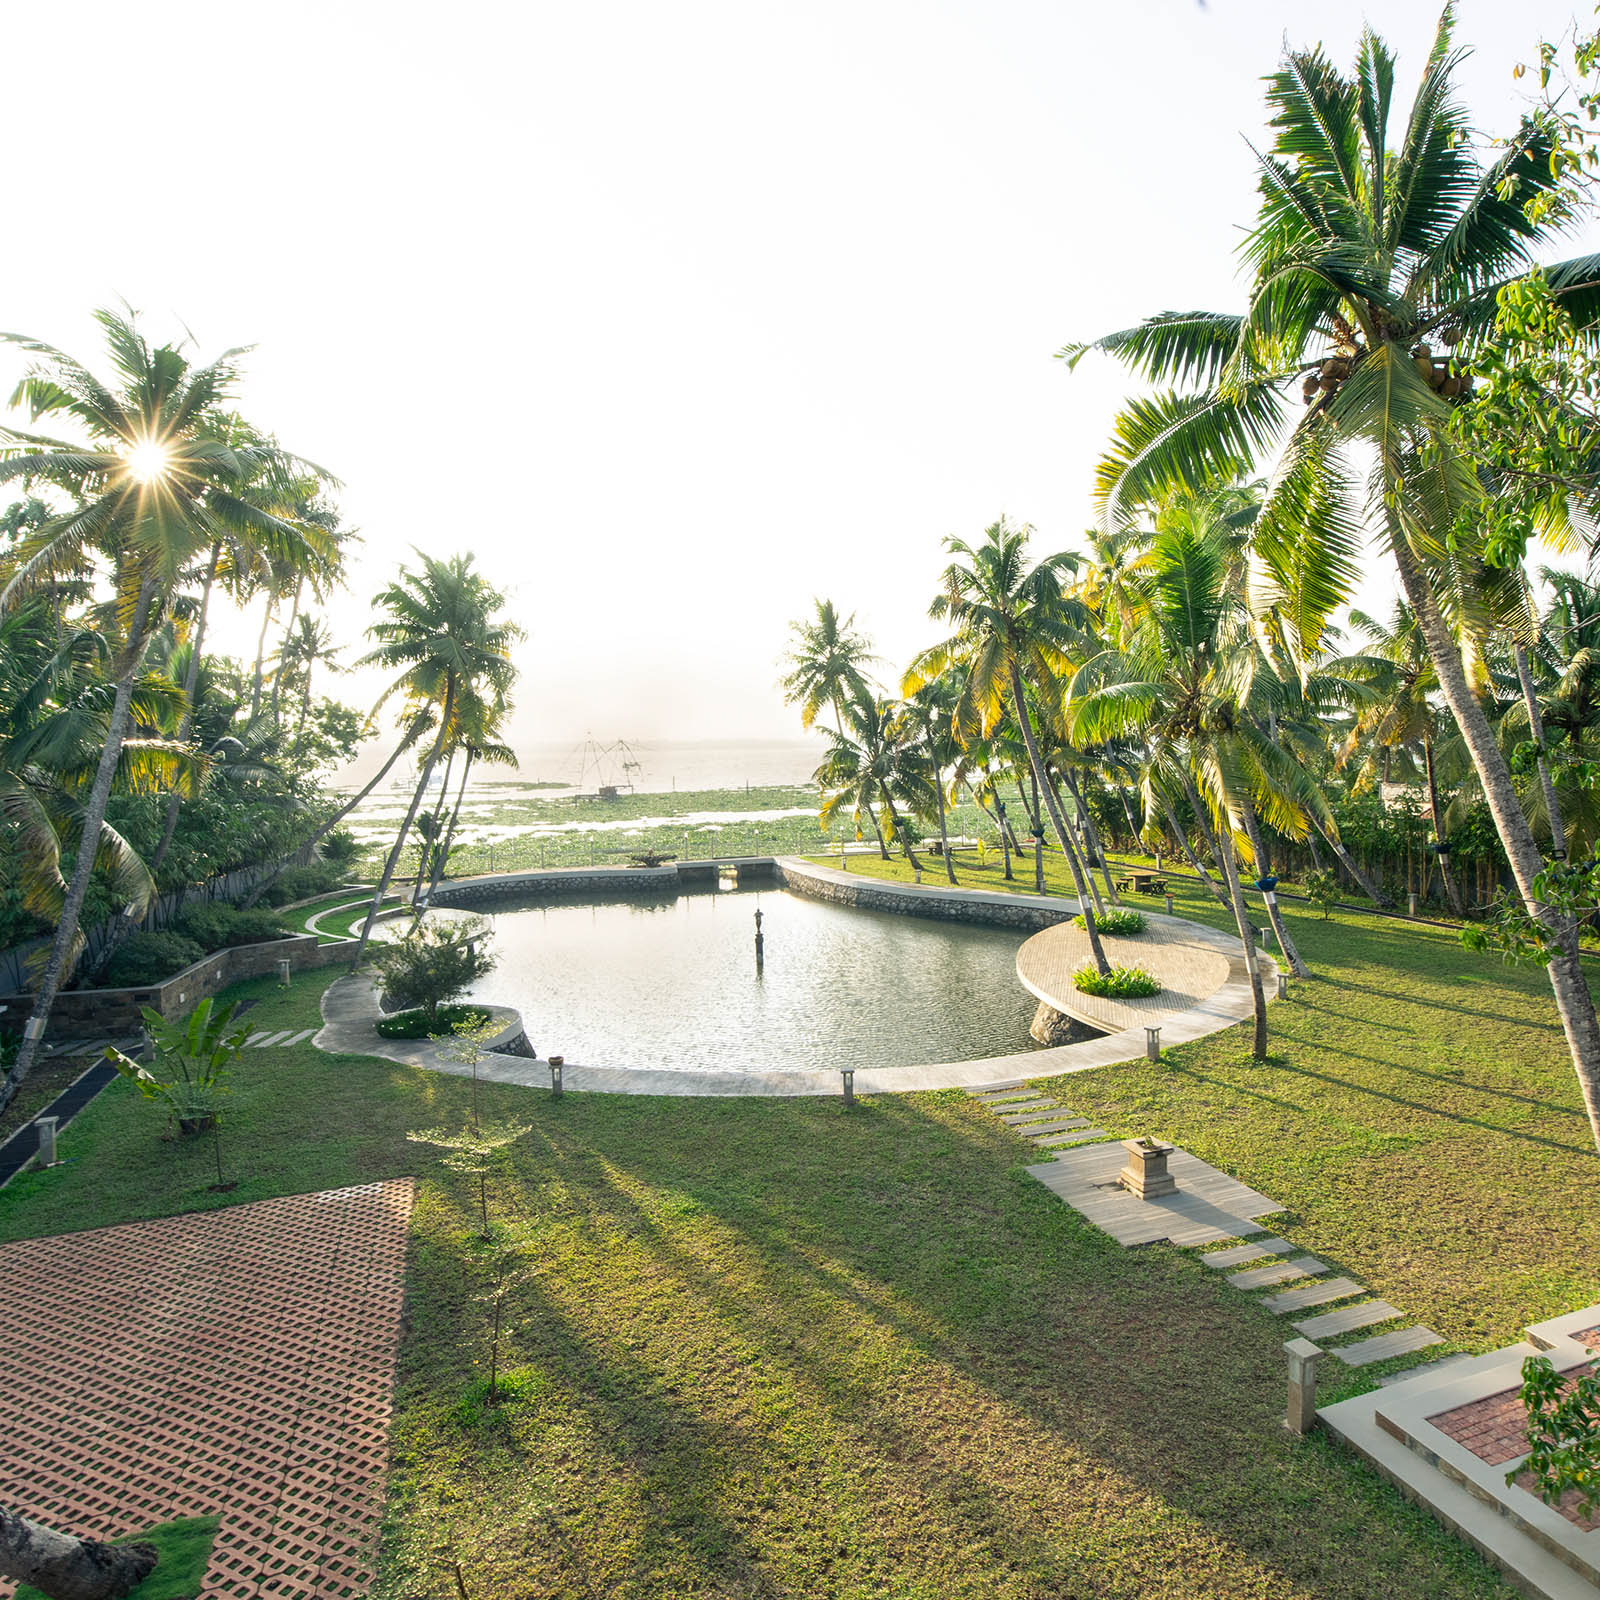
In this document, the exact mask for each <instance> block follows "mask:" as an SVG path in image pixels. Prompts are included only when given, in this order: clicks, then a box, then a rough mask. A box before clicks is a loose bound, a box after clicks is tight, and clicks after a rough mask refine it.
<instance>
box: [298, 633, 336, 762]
mask: <svg viewBox="0 0 1600 1600" xmlns="http://www.w3.org/2000/svg"><path fill="white" fill-rule="evenodd" d="M339 649H340V647H339V646H338V645H336V644H334V642H333V632H332V630H331V629H330V628H329V627H328V625H327V623H326V622H324V621H323V620H322V618H321V617H314V616H312V615H311V614H310V613H309V612H302V613H301V615H300V618H299V620H298V621H297V622H296V624H295V631H294V632H293V633H292V634H291V635H290V636H289V637H288V639H286V640H285V641H284V646H283V655H284V667H285V669H286V671H288V672H289V673H290V675H291V676H293V677H297V678H298V679H299V681H300V712H299V715H298V716H297V717H296V718H295V724H294V743H293V744H292V745H291V746H290V747H289V753H290V755H291V756H293V755H294V754H295V753H297V752H298V751H299V749H300V745H301V742H302V741H303V739H304V738H305V731H306V718H307V717H309V716H310V715H311V682H312V677H313V675H314V674H315V672H316V669H317V668H318V667H321V668H322V669H323V671H325V672H339V671H341V670H342V669H341V668H340V666H339V662H338V655H339Z"/></svg>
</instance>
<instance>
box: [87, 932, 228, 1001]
mask: <svg viewBox="0 0 1600 1600" xmlns="http://www.w3.org/2000/svg"><path fill="white" fill-rule="evenodd" d="M204 955H205V951H204V950H202V949H201V948H200V946H199V945H197V944H196V943H195V942H194V940H193V939H185V938H184V936H183V935H182V934H181V933H136V934H134V935H132V937H131V938H129V939H127V940H125V941H124V942H123V944H122V945H121V946H120V947H119V948H118V950H117V952H116V954H115V955H113V956H112V958H111V959H110V961H108V962H107V963H106V970H105V976H104V979H103V981H104V984H105V986H106V987H107V988H108V989H138V988H141V987H142V986H143V985H145V984H147V983H160V982H162V981H163V980H164V979H166V978H170V977H171V976H172V975H173V974H174V973H175V972H182V971H183V969H184V968H185V967H189V966H193V965H194V963H195V962H196V961H199V960H200V959H201V958H202V957H203V956H204Z"/></svg>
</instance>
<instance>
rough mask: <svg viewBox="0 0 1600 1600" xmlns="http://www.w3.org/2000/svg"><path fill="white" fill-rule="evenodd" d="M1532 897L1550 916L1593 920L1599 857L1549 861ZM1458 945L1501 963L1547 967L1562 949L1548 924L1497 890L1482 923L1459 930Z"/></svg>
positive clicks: (1599, 900)
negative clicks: (1501, 959) (1563, 913)
mask: <svg viewBox="0 0 1600 1600" xmlns="http://www.w3.org/2000/svg"><path fill="white" fill-rule="evenodd" d="M1533 893H1534V896H1535V898H1536V899H1537V900H1538V902H1539V904H1540V905H1541V906H1544V907H1547V908H1548V909H1549V910H1551V911H1566V912H1570V913H1571V914H1572V915H1573V916H1575V917H1576V918H1578V920H1579V921H1580V922H1581V921H1584V920H1586V919H1588V918H1590V917H1593V916H1594V914H1595V912H1596V911H1597V910H1600V856H1595V857H1593V858H1592V859H1591V860H1589V861H1580V862H1574V861H1548V862H1546V863H1545V866H1544V869H1543V870H1542V871H1541V872H1540V873H1539V875H1538V876H1537V877H1536V878H1535V879H1534V880H1533ZM1461 943H1462V944H1463V945H1464V946H1465V947H1466V948H1467V949H1468V950H1475V951H1477V952H1478V953H1479V954H1480V955H1481V954H1490V953H1492V954H1495V955H1499V956H1502V957H1504V959H1505V960H1507V961H1510V962H1513V963H1519V962H1534V963H1537V964H1538V965H1539V966H1545V965H1548V963H1549V962H1550V961H1551V959H1552V958H1553V957H1555V956H1557V955H1559V954H1560V953H1561V945H1560V942H1559V940H1558V939H1557V938H1556V936H1555V934H1554V933H1553V932H1552V930H1551V928H1550V926H1549V924H1548V923H1547V922H1546V921H1545V919H1544V918H1542V917H1536V916H1534V915H1533V913H1532V912H1530V911H1529V910H1528V908H1527V906H1526V905H1525V904H1524V903H1523V900H1522V897H1521V896H1520V895H1517V894H1513V893H1511V892H1510V891H1508V890H1506V889H1497V890H1496V891H1495V896H1494V899H1493V901H1492V902H1491V903H1490V905H1489V909H1488V912H1487V914H1486V915H1485V916H1484V919H1483V921H1482V922H1469V923H1468V924H1467V925H1466V927H1464V928H1463V929H1462V930H1461Z"/></svg>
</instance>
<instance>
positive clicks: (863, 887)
mask: <svg viewBox="0 0 1600 1600" xmlns="http://www.w3.org/2000/svg"><path fill="white" fill-rule="evenodd" d="M746 861H747V862H749V864H750V865H752V866H757V867H759V868H760V869H762V870H765V871H771V872H773V873H774V874H775V875H776V876H777V877H778V878H779V880H780V881H781V882H782V883H783V885H784V887H786V888H790V889H793V890H794V891H795V892H796V893H799V894H809V895H810V896H811V897H812V898H816V899H824V900H833V901H836V902H837V901H840V900H845V899H846V898H848V903H850V904H854V905H860V906H864V907H871V908H874V909H878V910H891V911H900V912H902V913H903V914H907V915H912V916H929V917H935V918H939V919H942V920H960V921H972V922H983V923H988V924H990V925H993V926H1009V927H1019V926H1021V927H1032V928H1034V929H1038V928H1039V927H1041V926H1044V927H1057V926H1059V925H1060V924H1063V923H1068V922H1069V921H1070V919H1071V918H1072V917H1074V916H1076V915H1077V912H1078V906H1077V902H1076V901H1074V900H1070V899H1066V898H1062V897H1055V896H1039V895H1009V894H1005V893H1001V892H996V891H994V890H984V889H960V888H957V889H952V888H949V887H948V886H944V887H940V886H937V885H931V884H924V885H921V886H913V885H910V884H901V883H886V882H884V881H883V880H882V879H871V878H866V877H863V876H862V875H861V874H859V873H849V872H840V871H838V870H836V869H835V868H832V867H819V866H817V865H816V864H815V863H813V862H809V861H804V860H801V859H800V858H798V857H794V856H769V857H761V858H754V859H753V860H752V859H751V858H746ZM696 865H699V863H696ZM624 870H626V869H624ZM656 870H660V869H656ZM538 876H539V875H538V874H532V873H518V874H506V875H503V876H502V877H501V878H500V879H499V880H498V881H497V884H496V886H497V887H498V882H504V881H505V880H506V879H514V880H515V882H516V887H517V888H519V889H521V888H522V887H523V886H524V885H525V884H527V880H529V879H530V878H536V877H538ZM586 876H592V875H586ZM464 881H465V882H466V883H468V884H472V883H474V882H475V880H470V879H469V880H464ZM528 886H529V887H532V888H537V887H539V885H537V884H534V885H528ZM585 887H588V885H585ZM551 888H552V889H553V890H554V892H561V891H560V890H559V889H556V888H555V885H554V884H552V885H551ZM844 890H848V891H851V892H850V893H849V895H848V897H846V896H845V895H844V894H843V893H841V891H844ZM463 898H466V897H465V896H463ZM474 898H476V897H474ZM434 903H435V904H440V903H441V897H440V896H439V895H438V894H436V895H435V896H434ZM1145 916H1146V918H1147V920H1148V921H1149V922H1150V923H1151V924H1152V925H1155V924H1158V923H1159V924H1164V925H1171V927H1172V929H1173V931H1174V932H1177V931H1180V930H1181V931H1182V932H1183V933H1190V932H1191V931H1192V937H1193V940H1194V942H1195V943H1196V944H1199V945H1204V946H1206V947H1208V948H1209V950H1211V951H1215V952H1217V953H1220V954H1224V955H1227V960H1228V966H1227V975H1226V977H1225V978H1224V979H1223V981H1222V982H1221V983H1219V984H1218V986H1217V987H1216V988H1215V989H1214V990H1213V991H1212V992H1211V993H1209V994H1207V995H1204V996H1203V997H1199V998H1195V999H1194V1001H1193V1003H1192V1004H1189V1005H1186V1006H1184V1007H1183V1008H1182V1009H1179V1010H1165V1011H1158V1012H1154V1013H1151V1014H1144V1013H1141V1014H1140V1020H1139V1021H1138V1022H1136V1023H1135V1024H1134V1025H1132V1026H1129V1027H1125V1028H1122V1029H1121V1030H1119V1031H1118V1032H1115V1033H1109V1034H1106V1035H1105V1036H1104V1037H1102V1038H1098V1039H1086V1040H1083V1041H1082V1042H1081V1043H1078V1044H1068V1045H1058V1046H1055V1047H1053V1048H1049V1049H1038V1050H1025V1051H1021V1052H1019V1053H1016V1054H1013V1055H1004V1056H988V1057H985V1058H984V1059H982V1060H978V1061H946V1062H931V1063H929V1064H927V1065H925V1066H916V1067H862V1068H857V1069H856V1073H855V1092H856V1093H857V1094H911V1093H915V1092H919V1091H923V1090H929V1089H979V1088H985V1087H991V1086H995V1085H999V1084H1008V1083H1014V1082H1017V1081H1019V1080H1022V1079H1028V1078H1049V1077H1056V1076H1059V1075H1060V1074H1062V1073H1068V1072H1087V1071H1090V1070H1091V1069H1093V1068H1095V1067H1107V1066H1112V1065H1115V1064H1116V1063H1117V1062H1121V1061H1130V1060H1133V1059H1135V1058H1137V1057H1139V1056H1142V1055H1143V1054H1144V1052H1145V1027H1146V1026H1147V1025H1152V1026H1153V1025H1157V1024H1159V1026H1160V1028H1161V1044H1162V1047H1163V1048H1165V1047H1167V1046H1168V1045H1175V1044H1184V1043H1187V1042H1188V1041H1189V1040H1191V1039H1200V1038H1204V1037H1205V1036H1206V1035H1207V1034H1211V1033H1216V1032H1218V1031H1220V1030H1221V1029H1223V1028H1231V1027H1233V1026H1234V1025H1235V1024H1236V1023H1239V1022H1243V1021H1245V1020H1246V1019H1248V1018H1249V1017H1250V1015H1251V997H1250V980H1249V976H1248V974H1247V973H1246V971H1245V965H1244V956H1243V953H1242V952H1239V951H1235V952H1234V953H1232V954H1229V953H1228V950H1227V946H1228V945H1229V944H1236V943H1237V941H1236V940H1230V939H1229V938H1228V937H1227V935H1225V934H1222V933H1220V932H1218V931H1217V930H1216V929H1214V928H1207V927H1204V926H1203V925H1201V924H1200V923H1193V922H1188V921H1186V920H1185V919H1184V918H1181V917H1167V916H1165V915H1161V914H1157V913H1151V912H1146V913H1145ZM1074 931H1076V930H1074ZM1032 942H1033V941H1032V940H1029V941H1027V944H1031V943H1032ZM1119 942H1120V943H1124V944H1129V945H1136V944H1138V942H1139V941H1138V940H1136V939H1135V940H1124V941H1119ZM1169 942H1170V941H1169ZM1027 944H1025V945H1024V947H1023V948H1024V949H1025V948H1026V947H1027ZM1020 954H1021V952H1020V951H1019V959H1020ZM1260 960H1261V964H1262V967H1263V970H1264V973H1265V974H1266V977H1265V982H1266V983H1267V989H1268V993H1269V994H1270V993H1271V992H1272V979H1273V975H1274V974H1275V973H1276V970H1277V968H1276V965H1275V963H1274V962H1273V961H1272V959H1271V958H1270V957H1268V956H1265V955H1263V956H1262V957H1261V958H1260ZM1212 970H1213V971H1214V970H1215V969H1214V968H1213V969H1212ZM1019 980H1020V974H1019ZM1024 987H1026V988H1029V990H1030V992H1032V993H1035V994H1039V991H1038V990H1036V989H1033V988H1032V986H1031V985H1029V984H1027V983H1026V982H1025V981H1024ZM1039 997H1040V998H1043V999H1046V1003H1047V1004H1050V1005H1054V1006H1056V1009H1058V1010H1063V1009H1066V1008H1065V1007H1064V1006H1062V1005H1058V1004H1057V1001H1056V999H1052V998H1049V997H1048V996H1045V995H1040V996H1039ZM1083 998H1084V997H1083V996H1079V995H1077V994H1076V993H1075V992H1074V1000H1075V1001H1081V1000H1082V999H1083ZM1155 998H1156V999H1157V1000H1159V998H1160V997H1159V996H1157V997H1155ZM1186 998H1188V996H1186ZM380 1014H381V1013H380V1012H379V1009H378V992H377V985H376V982H375V980H374V979H373V978H371V977H369V976H367V975H366V974H352V975H351V976H349V977H345V978H340V979H339V980H338V981H337V982H335V983H332V984H330V985H329V986H328V988H327V990H326V991H325V992H324V994H323V997H322V1017H323V1026H322V1028H321V1029H320V1030H319V1032H318V1033H317V1034H316V1036H315V1038H313V1040H312V1041H311V1042H312V1043H313V1044H314V1045H316V1047H317V1048H318V1049H319V1050H324V1051H328V1052H330V1053H334V1054H345V1055H366V1056H377V1057H379V1058H381V1059H383V1060H387V1061H395V1062H399V1063H401V1064H403V1065H406V1066H414V1067H422V1068H424V1069H426V1070H427V1071H430V1072H445V1073H449V1074H451V1075H452V1076H455V1077H470V1076H471V1075H472V1069H471V1068H470V1067H468V1066H464V1065H463V1064H461V1063H460V1062H457V1061H451V1060H450V1059H449V1058H448V1057H447V1056H446V1055H445V1054H444V1052H443V1050H442V1049H441V1048H440V1047H439V1046H438V1045H435V1044H432V1043H430V1042H429V1041H428V1040H425V1039H404V1040H402V1039H381V1038H379V1037H378V1035H377V1033H376V1031H375V1030H374V1027H373V1023H374V1022H375V1021H376V1020H377V1018H378V1016H379V1015H380ZM523 1020H524V1028H525V1029H526V1031H527V1033H528V1035H529V1038H530V1041H531V1042H532V1043H533V1044H534V1045H535V1047H536V1046H537V1034H538V1028H537V1025H534V1026H532V1027H528V1024H527V1019H526V1018H524V1019H523ZM478 1076H479V1077H480V1078H482V1079H484V1080H485V1081H488V1082H494V1083H520V1084H524V1085H527V1086H528V1087H530V1088H545V1089H548V1088H549V1086H550V1065H549V1062H548V1060H547V1059H545V1058H543V1057H528V1056H498V1055H496V1056H489V1057H487V1058H486V1059H485V1060H483V1061H481V1062H480V1063H479V1066H478ZM562 1084H563V1087H564V1088H565V1089H570V1090H574V1091H577V1092H580V1093H582V1092H589V1093H605V1094H657V1095H710V1096H727V1097H732V1096H736V1095H764V1096H770V1097H789V1096H796V1095H834V1094H838V1093H839V1092H840V1077H839V1074H838V1073H837V1072H830V1071H822V1070H818V1069H814V1068H807V1069H798V1070H795V1069H784V1068H751V1069H736V1068H729V1069H728V1070H726V1071H715V1070H706V1069H702V1068H682V1069H678V1068H671V1067H658V1068H645V1067H602V1066H586V1065H584V1064H583V1063H582V1062H577V1061H573V1060H570V1059H569V1060H567V1061H566V1063H565V1065H564V1067H563V1070H562Z"/></svg>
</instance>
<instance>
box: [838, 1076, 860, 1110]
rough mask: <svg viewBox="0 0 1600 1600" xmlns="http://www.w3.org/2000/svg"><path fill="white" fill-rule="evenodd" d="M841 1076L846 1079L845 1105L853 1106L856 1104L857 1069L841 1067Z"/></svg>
mask: <svg viewBox="0 0 1600 1600" xmlns="http://www.w3.org/2000/svg"><path fill="white" fill-rule="evenodd" d="M839 1076H840V1077H841V1078H843V1079H844V1103H845V1104H846V1105H847V1106H853V1105H854V1104H855V1103H856V1069H855V1068H854V1067H840V1068H839Z"/></svg>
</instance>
